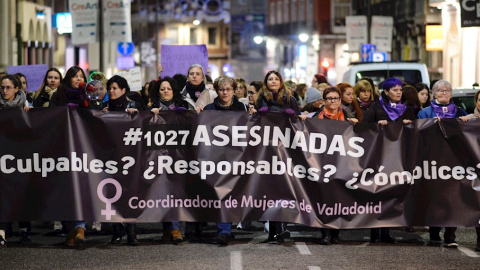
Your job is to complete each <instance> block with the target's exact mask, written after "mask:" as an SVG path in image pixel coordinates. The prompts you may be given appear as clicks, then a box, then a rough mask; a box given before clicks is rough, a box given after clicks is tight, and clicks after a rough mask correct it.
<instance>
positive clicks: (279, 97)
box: [257, 70, 292, 105]
mask: <svg viewBox="0 0 480 270" xmlns="http://www.w3.org/2000/svg"><path fill="white" fill-rule="evenodd" d="M272 73H273V74H275V75H276V76H277V77H278V78H279V79H280V88H279V89H278V95H277V100H276V102H277V103H278V104H280V105H283V96H284V95H286V96H287V102H290V96H291V95H292V92H291V91H288V90H287V88H286V87H285V83H284V82H283V77H282V75H281V74H280V73H279V72H278V71H276V70H270V71H269V72H267V74H266V75H265V79H264V80H263V87H262V93H263V96H264V97H265V99H266V100H272V99H273V94H272V91H270V89H268V84H267V82H268V77H269V76H270V75H271V74H272ZM260 96H261V95H258V97H257V99H258V98H260Z"/></svg>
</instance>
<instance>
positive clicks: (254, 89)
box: [247, 81, 263, 105]
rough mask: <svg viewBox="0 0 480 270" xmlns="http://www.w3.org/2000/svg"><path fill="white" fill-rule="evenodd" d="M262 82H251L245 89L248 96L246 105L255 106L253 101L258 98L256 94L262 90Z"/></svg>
mask: <svg viewBox="0 0 480 270" xmlns="http://www.w3.org/2000/svg"><path fill="white" fill-rule="evenodd" d="M262 87H263V82H262V81H252V82H251V83H250V85H249V86H248V87H247V90H248V91H247V94H248V104H250V105H255V101H256V100H257V98H258V93H260V91H261V90H262Z"/></svg>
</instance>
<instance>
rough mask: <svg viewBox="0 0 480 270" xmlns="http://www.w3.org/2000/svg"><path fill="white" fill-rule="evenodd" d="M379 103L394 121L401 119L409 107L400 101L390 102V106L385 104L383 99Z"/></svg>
mask: <svg viewBox="0 0 480 270" xmlns="http://www.w3.org/2000/svg"><path fill="white" fill-rule="evenodd" d="M379 102H380V104H382V107H383V110H385V112H386V113H387V115H388V117H390V119H392V121H395V120H396V119H397V118H399V117H400V116H401V115H402V114H403V113H404V112H405V110H406V109H407V105H405V104H403V103H402V101H399V102H398V103H392V102H388V104H385V102H384V101H383V97H380V99H379Z"/></svg>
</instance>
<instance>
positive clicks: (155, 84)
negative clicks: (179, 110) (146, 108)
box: [149, 77, 183, 107]
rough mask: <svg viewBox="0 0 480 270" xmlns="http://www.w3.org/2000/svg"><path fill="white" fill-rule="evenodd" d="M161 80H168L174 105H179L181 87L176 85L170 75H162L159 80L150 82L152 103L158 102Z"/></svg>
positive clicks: (181, 101) (180, 101)
mask: <svg viewBox="0 0 480 270" xmlns="http://www.w3.org/2000/svg"><path fill="white" fill-rule="evenodd" d="M163 82H168V83H169V84H170V87H172V91H173V98H172V99H173V100H174V101H175V106H177V107H178V106H181V105H182V103H183V99H182V94H181V93H180V92H181V89H180V88H179V87H178V84H177V82H176V81H175V80H174V79H173V78H171V77H163V78H161V79H160V80H154V81H152V82H150V88H149V89H150V93H151V99H152V103H153V104H158V102H160V86H161V85H162V83H163Z"/></svg>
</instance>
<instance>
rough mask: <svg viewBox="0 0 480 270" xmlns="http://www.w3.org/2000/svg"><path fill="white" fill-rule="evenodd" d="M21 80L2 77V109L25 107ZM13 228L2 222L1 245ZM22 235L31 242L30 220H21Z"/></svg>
mask: <svg viewBox="0 0 480 270" xmlns="http://www.w3.org/2000/svg"><path fill="white" fill-rule="evenodd" d="M20 87H21V82H20V80H19V78H18V77H17V76H15V75H10V74H7V75H5V76H3V78H2V79H1V86H0V94H1V95H0V110H5V109H13V108H24V105H25V101H26V99H27V98H26V96H25V92H23V91H21V90H20ZM8 227H10V228H11V223H7V222H2V223H0V246H6V244H7V241H6V231H7V228H8ZM19 227H20V237H21V241H22V243H28V242H30V238H29V237H28V234H29V232H30V229H31V223H30V222H19Z"/></svg>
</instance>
